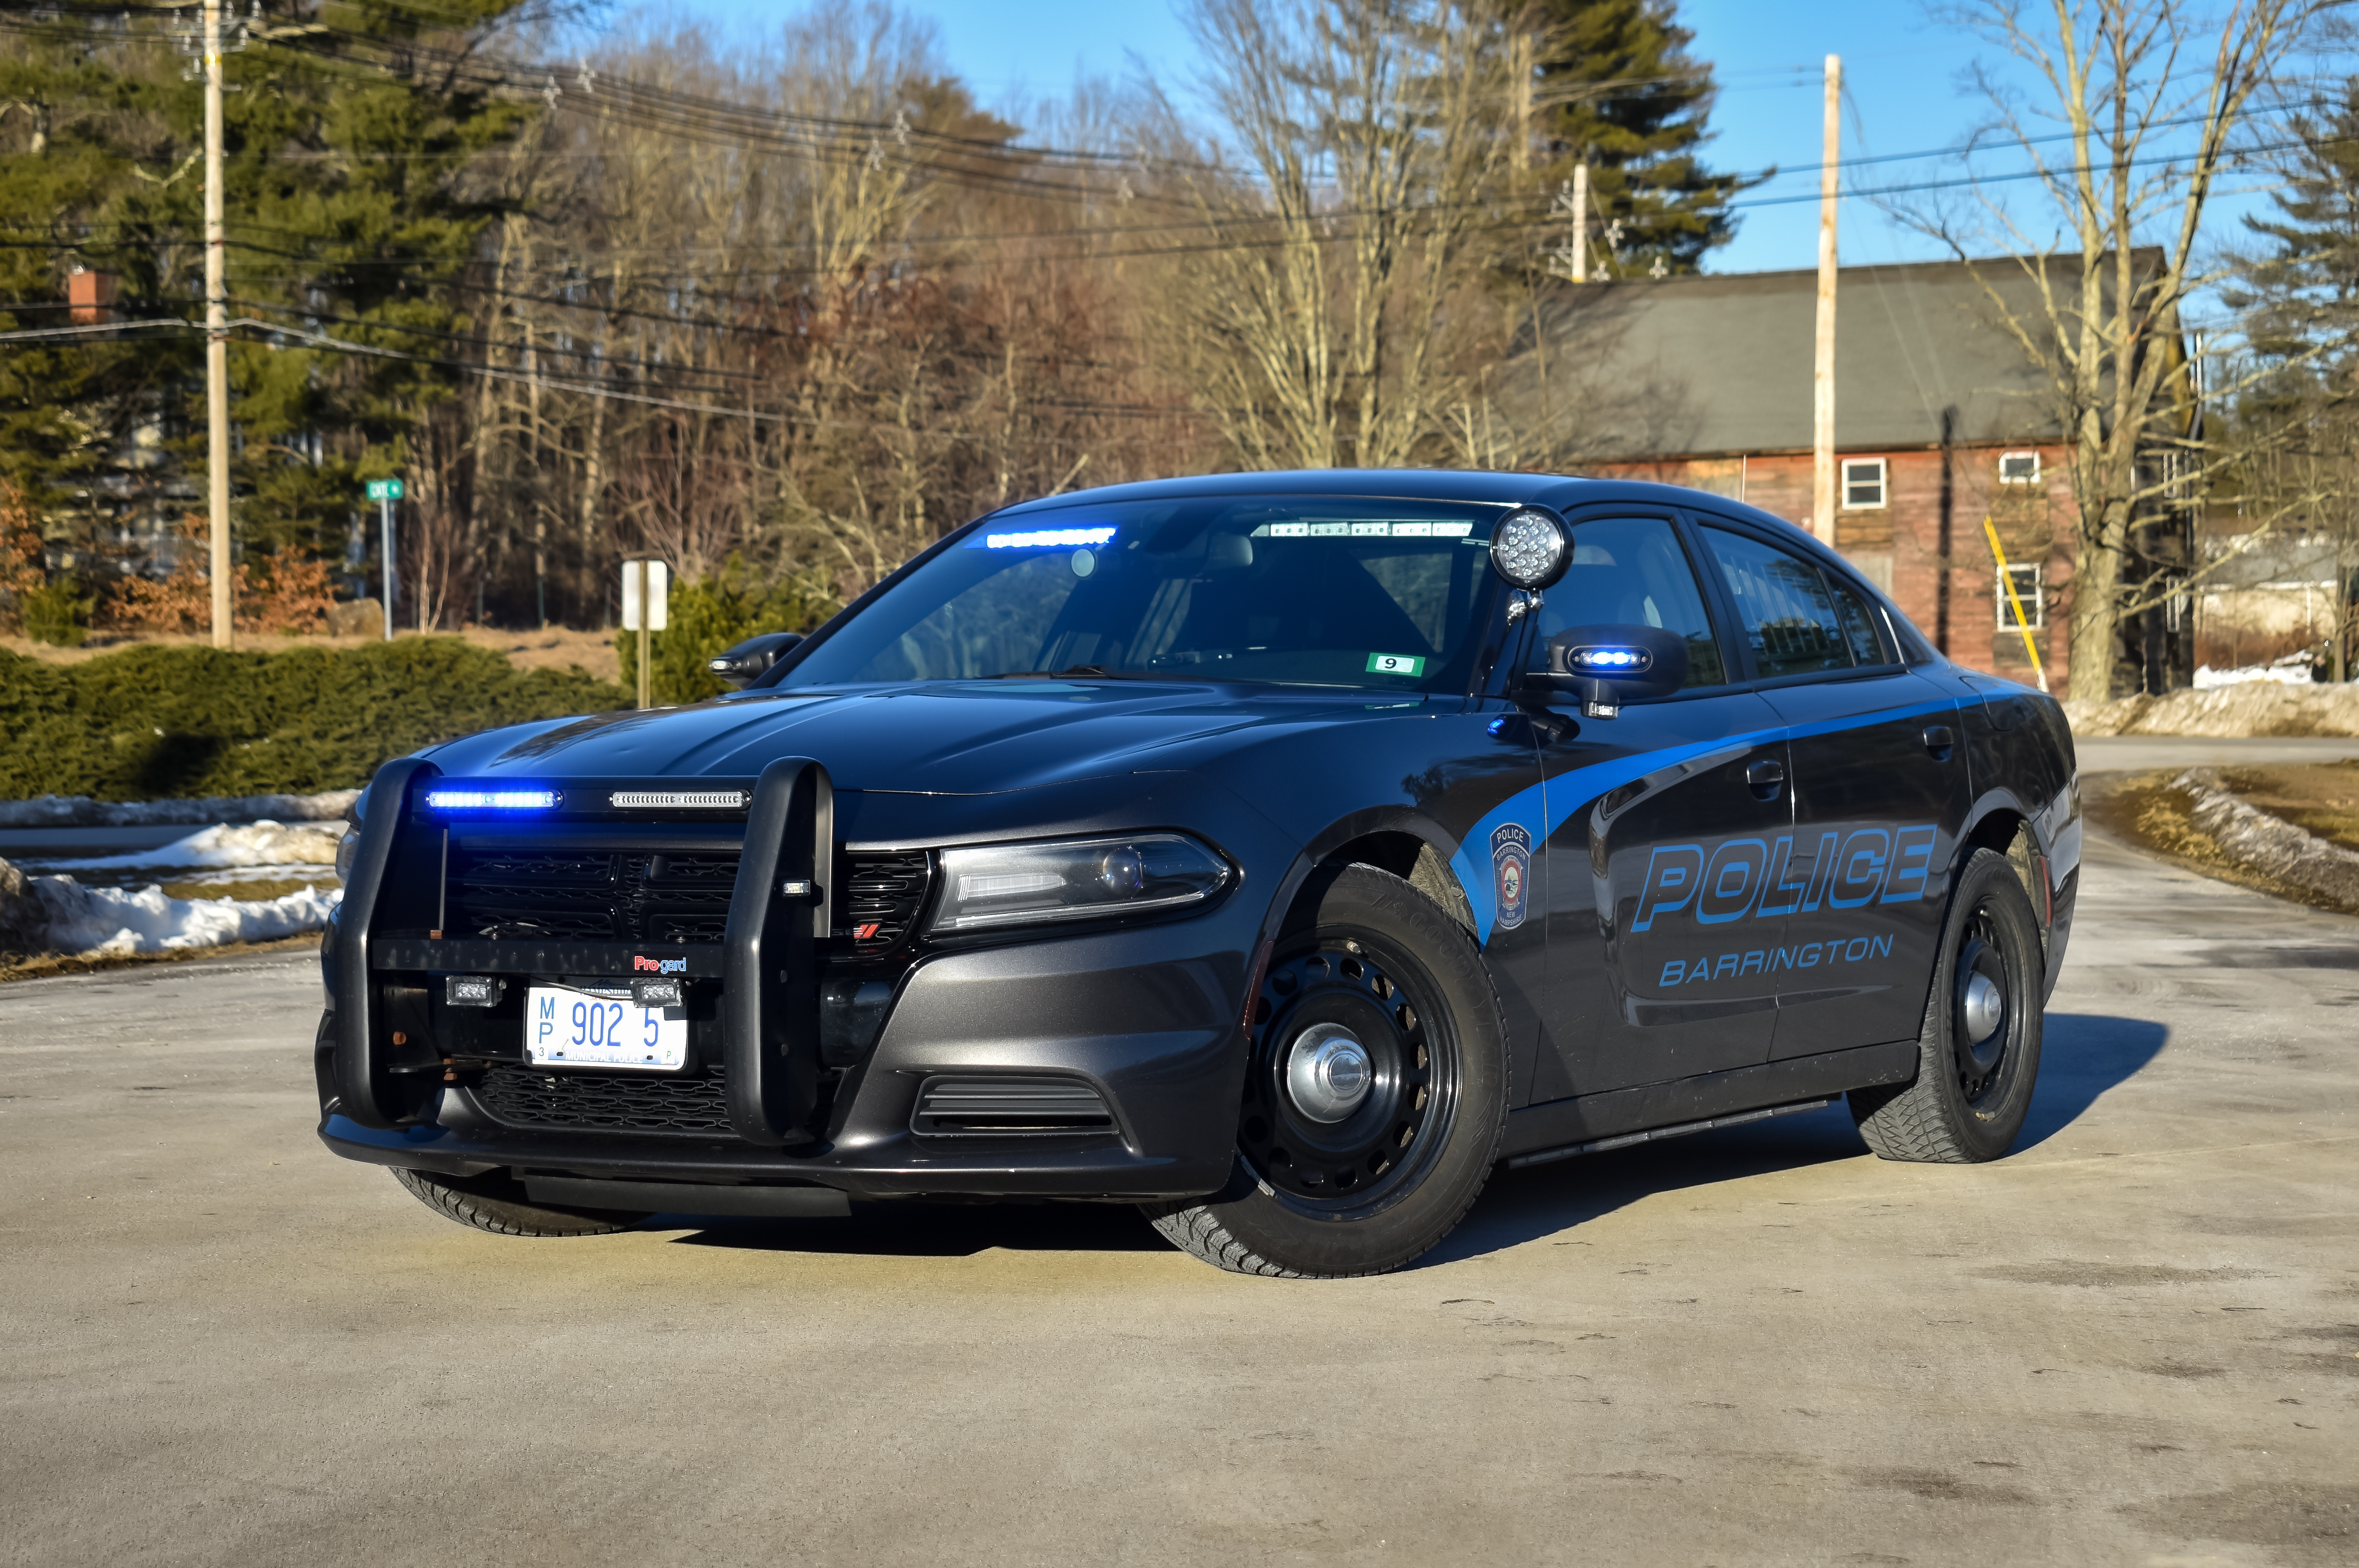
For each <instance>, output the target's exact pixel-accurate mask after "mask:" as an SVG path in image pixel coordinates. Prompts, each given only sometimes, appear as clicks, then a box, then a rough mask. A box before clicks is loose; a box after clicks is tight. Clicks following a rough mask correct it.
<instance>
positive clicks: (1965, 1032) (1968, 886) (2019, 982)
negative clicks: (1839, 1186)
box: [1849, 849, 2048, 1165]
mask: <svg viewBox="0 0 2359 1568" xmlns="http://www.w3.org/2000/svg"><path fill="white" fill-rule="evenodd" d="M2045 971H2046V961H2045V959H2044V958H2043V957H2042V955H2041V952H2040V942H2039V922H2038V917H2037V916H2036V915H2034V914H2033V913H2032V909H2031V899H2030V896H2029V895H2028V894H2027V893H2026V892H2024V891H2023V879H2022V878H2021V877H2020V876H2019V875H2017V871H2016V869H2015V867H2014V866H2013V865H2012V864H2011V863H2009V861H2008V860H2007V858H2006V856H2004V855H2001V854H1999V853H1997V852H1996V851H1995V850H1991V849H1977V850H1975V851H1974V852H1973V856H1972V857H1971V858H1969V859H1968V860H1967V861H1966V865H1965V869H1964V871H1962V872H1960V873H1959V876H1958V884H1957V889H1956V892H1954V893H1953V894H1952V895H1951V900H1950V916H1949V918H1948V920H1946V921H1944V922H1943V923H1942V926H1941V946H1940V957H1939V958H1938V960H1937V961H1936V962H1935V964H1934V966H1933V984H1932V987H1931V989H1930V994H1929V995H1928V996H1927V998H1926V1000H1925V1025H1924V1028H1923V1030H1922V1031H1920V1032H1919V1035H1918V1045H1917V1076H1916V1078H1915V1080H1914V1081H1913V1082H1910V1083H1908V1084H1902V1085H1897V1086H1886V1087H1879V1088H1872V1089H1854V1090H1853V1091H1852V1092H1851V1095H1850V1097H1849V1098H1850V1102H1851V1114H1852V1119H1854V1121H1856V1122H1857V1123H1858V1124H1859V1132H1860V1136H1861V1137H1862V1138H1864V1139H1865V1140H1866V1141H1867V1146H1868V1147H1869V1148H1870V1149H1872V1150H1874V1151H1875V1153H1876V1155H1877V1157H1878V1158H1881V1159H1886V1160H1916V1161H1923V1162H1930V1163H1938V1164H1948V1165H1970V1164H1979V1163H1981V1162H1984V1161H1986V1160H1995V1159H1997V1158H1998V1157H1999V1156H2000V1155H2002V1154H2004V1153H2006V1152H2007V1151H2008V1150H2009V1149H2010V1148H2012V1147H2014V1145H2015V1140H2016V1137H2017V1134H2018V1133H2020V1132H2021V1131H2022V1130H2023V1120H2024V1118H2025V1116H2027V1114H2028V1113H2029V1112H2030V1109H2031V1093H2032V1088H2033V1087H2034V1086H2035V1085H2036V1084H2037V1083H2038V1078H2039V1036H2040V1007H2041V1004H2042V1000H2043V999H2044V998H2045V997H2046V996H2047V994H2048V987H2047V976H2046V972H2045ZM1978 979H1979V980H1980V981H1982V982H1985V983H1987V985H1989V986H1992V987H1995V988H1996V993H1997V994H1996V1000H1995V1009H1996V1012H1995V1016H1996V1022H1995V1024H1994V1023H1991V1022H1989V1020H1990V1019H1991V1017H1992V1016H1993V1013H1992V1011H1991V1009H1992V1007H1993V1002H1992V1000H1991V993H1990V992H1988V991H1986V990H1985V991H1983V992H1982V993H1981V999H1980V1000H1981V1008H1980V1010H1979V1011H1977V1010H1976V1009H1975V1008H1974V1007H1973V1002H1974V1000H1975V997H1974V995H1973V993H1974V992H1975V990H1976V989H1977V985H1976V982H1977V980H1978ZM1977 1027H1979V1028H1981V1029H1982V1030H1983V1033H1981V1035H1980V1036H1979V1037H1978V1038H1975V1037H1970V1036H1973V1033H1974V1030H1975V1029H1976V1028H1977Z"/></svg>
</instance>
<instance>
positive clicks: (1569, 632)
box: [1547, 625, 1688, 719]
mask: <svg viewBox="0 0 2359 1568" xmlns="http://www.w3.org/2000/svg"><path fill="white" fill-rule="evenodd" d="M1548 658H1549V663H1548V676H1547V680H1548V682H1549V685H1550V686H1554V687H1570V688H1571V690H1572V691H1573V692H1574V693H1575V694H1576V695H1578V696H1579V697H1580V698H1581V710H1582V713H1583V714H1584V715H1586V716H1587V717H1589V718H1592V719H1611V718H1613V717H1614V713H1615V712H1616V711H1618V710H1619V709H1620V708H1621V707H1622V705H1623V704H1624V703H1625V702H1645V701H1648V700H1650V699H1652V698H1655V697H1669V696H1670V695H1671V694H1672V693H1673V692H1676V691H1678V690H1679V689H1680V687H1683V686H1685V685H1686V684H1687V680H1688V644H1687V639H1686V638H1684V637H1681V636H1680V635H1679V634H1678V633H1672V632H1666V631H1664V630H1663V629H1662V628H1661V627H1659V626H1626V625H1604V626H1568V627H1566V628H1565V629H1564V630H1563V631H1561V632H1560V633H1557V634H1556V635H1555V636H1553V637H1550V638H1549V649H1548Z"/></svg>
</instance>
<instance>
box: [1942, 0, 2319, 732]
mask: <svg viewBox="0 0 2359 1568" xmlns="http://www.w3.org/2000/svg"><path fill="white" fill-rule="evenodd" d="M2327 8H2328V0H2231V3H2230V4H2228V5H2226V6H2225V8H2224V10H2214V11H2209V12H2202V13H2199V12H2198V10H2197V9H2196V7H2195V6H2193V5H2189V4H2187V3H2186V0H2048V3H2047V4H2046V5H2038V4H2033V3H2030V0H1970V3H1968V4H1964V5H1953V6H1946V7H1941V8H1939V9H1937V11H1936V13H1935V14H1936V15H1937V16H1940V17H1941V18H1942V19H1944V20H1947V21H1950V22H1951V23H1953V24H1955V25H1957V26H1959V27H1963V28H1965V29H1966V30H1968V31H1970V32H1973V33H1974V34H1976V35H1977V36H1979V37H1980V38H1983V39H1984V41H1985V42H1987V43H1989V44H1991V45H1993V46H1995V47H1996V48H1997V49H2000V50H2001V51H2002V52H2003V53H2005V54H2006V55H2007V56H2010V57H2012V58H2013V59H2015V60H2016V61H2017V62H2019V66H2020V68H2023V69H2026V70H2027V72H2028V74H2029V76H2030V79H2031V80H2032V81H2033V82H2034V83H2036V84H2037V89H2036V92H2034V93H2032V94H2030V95H2028V96H2025V95H2019V94H2018V93H2017V92H2015V91H2014V90H2013V89H2012V88H2011V87H2010V86H2009V85H2008V84H2007V81H2006V78H2004V77H2003V76H2001V75H1999V74H1998V73H1996V72H1994V71H1992V70H1988V69H1986V68H1982V67H1977V68H1976V69H1975V70H1973V73H1972V80H1973V82H1974V84H1975V86H1976V87H1977V88H1978V89H1979V90H1980V91H1981V92H1984V95H1985V96H1986V97H1987V98H1988V100H1989V102H1990V103H1991V105H1992V109H1993V120H1992V124H1991V126H1990V128H1989V132H1988V134H1987V135H1986V137H1985V138H1984V139H1983V143H1982V145H1984V146H1990V145H2003V146H2008V147H2009V148H2010V150H2012V151H2014V152H2017V153H2019V154H2020V155H2021V156H2022V157H2023V158H2024V159H2026V160H2027V162H2028V163H2029V165H2030V167H2031V168H2032V169H2033V170H2034V171H2035V175H2036V178H2035V179H2034V181H2033V188H2034V189H2036V190H2037V192H2038V200H2037V201H2036V202H2035V203H2033V204H2032V205H2033V206H2034V208H2035V210H2036V215H2035V212H2019V211H2017V210H2016V209H2015V208H2014V207H2013V206H2011V205H2010V204H2009V203H2008V202H2007V200H2006V193H2005V189H2004V188H1999V187H1985V188H1983V189H1980V190H1979V191H1978V192H1977V195H1978V196H1979V197H1980V200H1979V202H1978V204H1977V205H1976V206H1975V208H1974V209H1973V213H1972V215H1969V216H1964V217H1960V216H1956V215H1951V214H1922V213H1920V214H1917V215H1916V218H1917V221H1918V222H1920V223H1921V224H1922V225H1923V226H1924V227H1926V228H1928V229H1929V230H1930V231H1931V232H1935V233H1937V234H1939V235H1940V236H1941V237H1942V238H1944V239H1946V240H1948V241H1949V242H1950V243H1951V244H1952V245H1953V246H1954V247H1955V248H1956V249H1957V251H1958V254H1960V255H1961V256H1962V257H1965V256H1968V255H1971V254H1973V252H1974V251H1976V250H1978V249H1980V250H1986V249H1987V248H1989V247H1988V246H1987V244H1985V243H1978V242H1982V241H1984V239H1985V238H1986V237H1987V236H1991V235H1993V234H1995V235H1996V236H1997V237H1998V238H1999V240H2000V242H2001V248H2003V249H2005V250H2006V252H2008V253H2010V254H2011V256H2012V258H2013V259H2012V260H2011V261H2009V262H2007V263H2004V264H1992V263H1984V264H1982V265H1984V266H1995V265H2010V266H2018V267H2020V268H2021V269H2022V271H2023V272H2024V273H2025V274H2026V275H2027V276H2029V278H2030V279H2031V280H2032V282H2033V284H2034V285H2035V293H2036V296H2037V298H2038V307H2037V308H2036V309H2033V310H2028V311H2025V310H2017V309H2015V308H2012V307H2011V306H2010V305H2009V303H2008V301H2007V300H2006V298H2005V297H2003V296H2002V294H2001V293H2000V291H1999V290H1998V289H1997V288H1995V287H1992V288H1990V289H1989V290H1988V292H1989V296H1990V298H1991V301H1992V303H1993V305H1994V307H1995V308H1996V310H1997V311H1998V313H1999V314H2000V315H2001V317H2002V318H2003V319H2004V320H2005V322H2006V327H2007V329H2008V330H2010V331H2011V332H2012V333H2013V334H2014V336H2015V337H2016V339H2017V341H2018V342H2020V343H2021V344H2022V346H2023V349H2024V351H2025V352H2026V353H2027V355H2029V356H2030V358H2031V360H2032V362H2034V363H2035V364H2037V365H2038V367H2039V369H2040V370H2041V371H2042V372H2043V373H2045V375H2046V376H2047V379H2048V382H2049V386H2050V389H2051V392H2052V395H2053V399H2054V406H2055V408H2056V411H2057V414H2058V417H2059V419H2060V424H2061V427H2062V428H2063V431H2064V434H2065V438H2066V440H2067V442H2068V443H2069V446H2070V450H2071V483H2072V491H2073V497H2074V501H2075V503H2076V511H2077V513H2078V517H2077V522H2076V524H2075V525H2074V533H2073V536H2072V539H2071V554H2072V580H2071V583H2070V585H2069V586H2068V588H2067V589H2066V593H2067V599H2068V605H2069V619H2070V624H2071V638H2072V659H2071V676H2070V683H2069V687H2068V690H2069V695H2070V696H2071V697H2074V698H2081V699H2099V700H2101V699H2104V698H2106V697H2111V696H2113V695H2114V687H2115V685H2116V671H2117V669H2118V668H2119V667H2120V665H2121V662H2122V661H2121V658H2120V649H2121V633H2122V628H2123V624H2124V621H2125V617H2127V616H2129V615H2132V614H2136V613H2138V612H2141V611H2150V610H2152V609H2154V608H2155V607H2156V606H2157V605H2158V604H2159V603H2161V602H2162V601H2163V600H2166V599H2168V598H2169V597H2170V596H2172V595H2175V594H2184V593H2186V592H2187V591H2188V589H2189V586H2190V580H2191V578H2192V576H2193V575H2194V574H2195V573H2196V572H2198V571H2200V570H2201V568H2200V567H2199V566H2198V565H2197V564H2196V563H2195V562H2193V561H2192V560H2190V559H2183V558H2165V559H2157V558H2155V557H2156V554H2157V552H2156V550H2155V549H2153V548H2151V547H2149V544H2148V538H2147V535H2146V533H2145V532H2144V531H2143V528H2142V525H2143V524H2144V523H2145V522H2146V521H2147V520H2149V519H2155V518H2158V517H2162V516H2165V515H2168V514H2171V513H2173V512H2175V511H2181V510H2183V509H2185V508H2187V507H2190V506H2192V505H2193V504H2195V503H2196V502H2197V500H2198V498H2199V497H2200V495H2201V491H2202V489H2203V488H2204V486H2205V485H2206V484H2207V483H2208V482H2209V481H2211V480H2212V478H2213V477H2214V476H2216V475H2217V474H2219V473H2220V472H2222V471H2223V470H2225V469H2226V468H2227V467H2228V466H2230V465H2231V464H2233V463H2234V462H2236V461H2238V460H2242V456H2243V454H2239V453H2234V452H2227V451H2223V450H2221V449H2218V448H2216V447H2214V446H2212V445H2209V444H2207V442H2206V439H2205V436H2204V431H2203V429H2202V425H2201V406H2202V404H2203V401H2204V399H2205V397H2206V396H2207V395H2208V396H2218V395H2221V394H2222V393H2223V392H2224V391H2227V390H2229V389H2226V388H2223V387H2221V386H2218V385H2214V386H2212V387H2210V388H2205V387H2203V386H2202V385H2201V384H2200V382H2201V377H2200V374H2199V362H2198V358H2197V356H2196V355H2194V354H2191V353H2190V352H2188V351H2185V349H2186V339H2185V329H2184V323H2183V320H2182V309H2183V307H2184V306H2185V304H2186V302H2187V300H2188V298H2189V297H2190V295H2191V294H2193V293H2195V292H2196V291H2198V290H2200V289H2201V288H2203V287H2207V286H2208V285H2210V284H2211V283H2212V282H2214V281H2215V280H2216V278H2215V275H2213V274H2212V273H2209V272H2206V271H2204V270H2203V261H2202V257H2201V253H2200V250H2199V246H2200V244H2201V241H2202V239H2203V235H2204V232H2205V231H2204V224H2205V219H2206V216H2207V214H2208V213H2209V211H2210V209H2211V204H2212V199H2213V196H2214V194H2215V192H2216V190H2217V189H2218V184H2219V180H2220V177H2221V175H2222V173H2223V170H2224V169H2226V168H2228V167H2229V164H2230V162H2231V160H2232V158H2233V157H2234V156H2235V154H2236V149H2237V139H2238V133H2239V131H2240V130H2241V128H2242V127H2243V125H2244V123H2245V119H2246V116H2247V115H2248V114H2249V113H2250V112H2251V110H2252V109H2253V108H2254V106H2255V103H2256V95H2258V94H2261V93H2264V92H2267V91H2268V90H2269V89H2270V88H2271V86H2272V84H2273V81H2274V79H2275V76H2276V73H2277V71H2278V70H2279V69H2280V67H2281V65H2282V64H2283V62H2284V61H2285V60H2286V59H2287V58H2288V55H2289V54H2290V53H2291V52H2292V51H2293V50H2295V49H2298V48H2299V46H2300V44H2301V42H2302V40H2303V38H2304V36H2305V34H2306V33H2307V31H2308V29H2309V28H2310V26H2311V24H2312V23H2313V21H2314V20H2315V19H2316V18H2317V16H2319V15H2321V13H2322V12H2323V11H2324V10H2326V9H2327ZM2068 247H2069V248H2068ZM1986 281H1988V280H1986Z"/></svg>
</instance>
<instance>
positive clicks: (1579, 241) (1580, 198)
mask: <svg viewBox="0 0 2359 1568" xmlns="http://www.w3.org/2000/svg"><path fill="white" fill-rule="evenodd" d="M1572 281H1573V282H1575V283H1587V282H1588V281H1589V160H1588V159H1586V158H1583V159H1582V160H1581V161H1580V162H1579V163H1576V164H1574V165H1573V166H1572Z"/></svg>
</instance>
